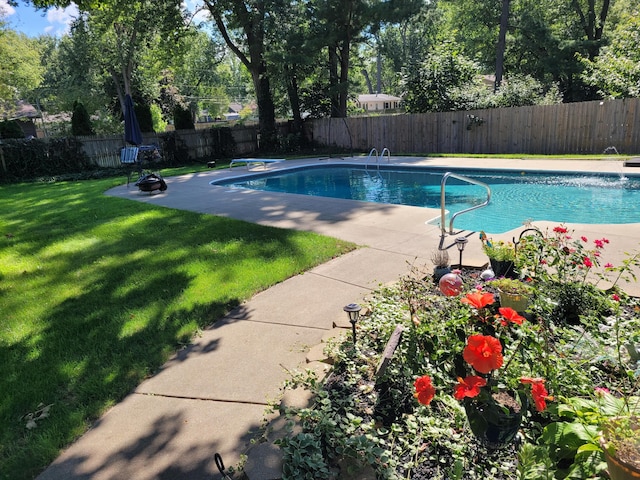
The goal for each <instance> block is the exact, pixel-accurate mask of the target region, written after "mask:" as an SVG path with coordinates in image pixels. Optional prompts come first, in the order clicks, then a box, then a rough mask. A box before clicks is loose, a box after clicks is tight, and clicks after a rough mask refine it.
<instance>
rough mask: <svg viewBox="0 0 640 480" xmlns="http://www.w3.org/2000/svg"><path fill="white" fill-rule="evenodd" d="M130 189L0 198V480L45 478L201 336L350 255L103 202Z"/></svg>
mask: <svg viewBox="0 0 640 480" xmlns="http://www.w3.org/2000/svg"><path fill="white" fill-rule="evenodd" d="M163 173H164V174H166V175H170V174H171V173H168V172H166V171H163ZM174 173H180V172H179V171H176V172H174ZM122 180H123V179H122V177H120V178H117V179H106V180H90V181H81V182H60V183H50V184H43V183H34V184H21V185H11V186H1V187H0V199H1V203H0V312H1V317H0V365H1V366H2V367H1V368H2V374H1V375H0V392H2V394H1V396H0V472H1V473H0V478H3V479H11V480H19V479H29V478H33V477H35V476H36V475H37V474H38V473H39V472H40V471H41V470H42V469H43V468H44V467H46V466H47V465H48V464H49V463H50V462H51V461H52V460H53V459H55V457H56V456H57V455H58V453H59V451H60V449H61V448H63V447H64V446H65V445H67V444H69V443H70V442H72V441H73V440H74V439H76V438H77V437H78V436H79V435H81V434H82V433H83V432H84V431H85V430H86V429H87V427H88V426H89V425H90V424H91V422H92V421H93V420H95V419H96V418H97V417H98V416H99V415H100V414H101V413H102V412H104V411H105V409H107V408H108V407H110V406H111V405H113V404H114V403H116V402H118V401H119V400H121V399H122V398H123V397H124V396H125V395H126V394H127V393H129V392H130V391H131V390H132V389H133V388H134V387H135V386H136V385H137V384H138V383H140V382H141V381H142V380H143V379H144V378H145V377H147V376H149V375H152V374H153V373H154V371H155V370H156V369H157V368H158V367H159V366H160V365H161V364H162V363H163V362H164V361H165V360H166V359H167V357H168V356H169V355H171V353H172V352H174V351H175V350H176V349H177V348H179V347H180V346H181V345H183V344H186V343H189V341H190V339H191V338H192V337H193V335H194V334H196V333H197V332H198V330H199V329H203V328H205V327H206V326H208V325H211V324H212V323H213V322H215V321H216V320H217V319H219V318H220V317H221V316H223V315H224V314H225V313H226V312H228V311H229V310H230V309H231V308H233V307H234V306H236V305H238V304H239V303H240V302H242V301H243V300H244V299H247V298H249V297H251V296H252V295H253V294H254V293H256V292H258V291H260V290H263V289H265V288H268V287H269V286H270V285H273V284H275V283H277V282H280V281H282V280H284V279H286V278H287V277H290V276H292V275H295V274H297V273H299V272H302V271H304V270H306V269H308V268H310V267H312V266H314V265H317V264H319V263H322V262H324V261H326V260H328V259H330V258H332V257H334V256H336V255H339V254H341V253H344V252H345V251H348V250H350V249H352V248H353V245H350V244H347V243H345V242H342V241H339V240H336V239H331V238H326V237H321V236H319V235H315V234H311V233H305V232H296V231H289V230H282V229H275V228H268V227H262V226H258V225H253V224H249V223H246V222H241V221H235V220H231V219H226V218H219V217H213V216H207V215H200V214H196V213H191V212H184V211H179V210H172V209H166V208H160V207H154V206H150V205H146V204H142V203H138V202H131V201H128V200H123V199H118V198H112V197H107V196H105V195H104V194H103V192H104V191H106V190H107V189H109V188H111V187H113V186H116V185H118V184H121V183H122ZM44 405H52V406H51V407H50V412H49V413H50V414H49V416H48V417H47V418H43V419H41V420H38V421H37V422H36V424H37V427H36V428H33V429H28V428H27V422H28V420H29V414H30V413H35V412H37V410H38V409H39V408H41V406H44Z"/></svg>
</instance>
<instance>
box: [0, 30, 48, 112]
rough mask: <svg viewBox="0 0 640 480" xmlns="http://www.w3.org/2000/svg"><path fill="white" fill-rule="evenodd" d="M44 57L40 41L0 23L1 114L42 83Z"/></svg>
mask: <svg viewBox="0 0 640 480" xmlns="http://www.w3.org/2000/svg"><path fill="white" fill-rule="evenodd" d="M40 58H41V46H40V44H39V42H38V41H37V40H34V39H31V38H29V37H27V36H26V35H25V34H24V33H18V32H16V31H14V30H10V29H8V28H4V25H1V24H0V114H6V113H7V112H8V111H10V110H11V109H12V108H13V104H14V102H15V101H17V100H22V99H24V98H25V97H26V96H27V94H29V93H30V92H31V91H32V90H33V89H35V88H37V87H38V86H39V85H40V82H41V81H42V76H43V70H44V69H43V67H42V64H41V62H40Z"/></svg>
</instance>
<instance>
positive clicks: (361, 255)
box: [38, 157, 640, 480]
mask: <svg viewBox="0 0 640 480" xmlns="http://www.w3.org/2000/svg"><path fill="white" fill-rule="evenodd" d="M344 161H346V160H338V159H334V160H331V161H327V160H323V163H330V162H338V163H343V162H344ZM348 161H349V162H351V161H359V162H362V161H363V160H362V159H348ZM293 163H294V162H283V163H282V164H274V165H269V166H268V167H267V169H268V170H275V169H281V168H285V167H287V166H290V165H292V164H293ZM303 163H316V162H314V161H311V160H305V161H295V164H303ZM392 163H394V164H411V165H415V164H424V165H431V166H443V167H446V166H454V167H478V166H481V167H486V168H490V167H496V168H513V169H525V168H529V169H545V170H546V169H561V170H573V171H577V170H584V171H597V172H614V173H623V172H625V171H628V172H634V170H633V168H625V167H623V166H622V162H614V161H611V162H608V161H601V162H585V161H568V162H567V161H565V162H558V161H550V160H544V161H537V162H531V161H523V160H487V159H442V158H433V159H429V158H414V157H393V158H392ZM639 172H640V170H639ZM245 173H246V170H244V169H242V168H235V169H234V170H233V171H229V170H215V171H209V172H204V173H198V174H190V175H183V176H180V177H173V178H168V179H166V180H167V184H168V190H167V191H165V192H163V193H158V194H152V195H149V194H147V193H141V192H138V191H137V189H135V188H133V187H131V188H129V189H127V187H126V186H122V187H118V188H115V189H113V190H111V191H109V192H108V194H109V195H112V196H117V197H121V198H128V199H131V200H134V201H140V202H147V203H152V204H155V205H160V206H165V207H170V208H176V209H183V210H192V211H196V212H201V213H206V214H212V215H220V216H227V217H231V218H236V219H241V220H245V221H248V222H253V223H259V224H263V225H270V226H275V227H282V228H291V229H299V230H308V231H314V232H317V233H321V234H324V235H330V236H333V237H337V238H341V239H344V240H348V241H352V242H355V243H357V244H359V245H362V247H361V248H359V249H358V250H356V251H354V252H352V253H349V254H347V255H344V256H342V257H340V258H337V259H334V260H332V261H330V262H328V263H325V264H323V265H320V266H318V267H316V268H314V269H312V270H311V271H309V272H306V273H304V274H302V275H298V276H296V277H293V278H291V279H289V280H287V281H285V282H282V283H280V284H278V285H276V286H274V287H272V288H270V289H269V290H267V291H264V292H262V293H259V294H258V295H256V296H255V297H254V298H252V299H250V300H249V301H247V302H246V303H244V304H243V305H241V306H240V307H239V308H237V309H235V310H234V311H232V312H231V313H230V314H229V315H227V316H226V317H225V318H223V319H221V320H220V321H218V322H216V323H215V324H214V325H213V326H212V327H211V328H209V329H207V330H206V331H204V332H203V333H202V335H200V336H199V337H197V338H196V339H195V340H194V343H193V344H192V345H191V346H190V347H188V348H186V349H184V350H182V351H180V352H178V353H177V354H176V355H175V356H174V357H173V358H172V359H171V360H170V361H169V362H167V364H166V365H164V366H163V368H162V369H161V371H160V372H158V373H157V374H156V375H155V376H154V377H152V378H150V379H148V380H147V381H145V382H143V383H142V384H141V385H139V386H138V388H136V389H135V391H134V392H132V393H131V394H130V395H129V396H127V397H126V398H125V399H124V400H123V401H122V402H121V403H119V404H118V405H116V406H115V407H113V408H112V409H111V410H110V411H109V412H107V413H106V414H105V415H104V416H103V417H102V418H101V419H100V420H99V421H98V422H96V423H95V425H93V427H92V428H91V429H90V430H89V431H88V432H87V433H86V434H85V435H83V436H82V437H81V438H80V439H79V440H78V441H77V442H75V443H74V444H73V445H71V446H70V447H69V448H68V449H67V450H66V451H64V452H63V453H62V454H61V455H60V456H59V457H58V458H57V459H56V460H55V461H54V462H53V463H52V465H50V466H49V468H47V469H46V470H45V471H44V472H43V473H42V474H41V475H40V476H39V477H38V479H39V480H73V479H92V480H103V479H105V480H106V479H122V480H125V479H126V480H130V479H136V480H147V479H176V480H181V479H185V480H187V479H188V480H199V479H217V478H220V475H219V473H218V470H217V468H216V465H215V462H214V453H216V452H217V453H219V454H220V455H221V456H222V458H223V460H224V463H225V466H227V467H229V466H233V465H236V464H237V463H238V462H239V461H240V460H241V454H243V453H244V452H245V451H246V449H247V447H248V446H249V443H248V442H249V440H250V438H251V435H250V432H251V431H256V430H258V429H259V428H260V426H261V425H262V423H263V419H264V411H265V407H266V406H267V405H268V403H269V402H270V401H274V400H276V399H277V398H278V397H279V395H280V386H281V385H282V382H283V381H284V380H286V379H287V378H288V373H287V371H288V370H295V369H297V368H300V367H304V362H305V358H306V353H307V351H308V350H309V348H310V347H312V346H314V345H317V344H318V343H320V342H321V340H322V339H323V337H324V336H326V335H327V334H328V332H330V331H331V329H332V327H333V324H334V322H343V321H344V318H345V314H344V312H343V311H342V307H343V306H344V305H346V304H348V303H352V302H360V301H362V300H363V299H364V298H366V296H367V294H368V293H369V292H371V291H372V290H374V289H375V288H377V287H378V285H380V284H384V283H388V282H392V281H395V280H397V279H398V278H399V277H400V276H401V275H404V274H406V273H407V272H408V270H409V265H410V264H416V265H426V266H427V267H428V268H431V264H430V260H429V257H430V254H431V252H432V251H433V250H435V249H437V247H438V245H439V243H440V242H441V235H440V230H439V227H437V226H435V225H426V224H425V221H427V220H429V219H431V218H434V217H437V216H438V215H439V210H433V209H425V208H419V207H405V206H393V205H381V204H371V203H364V202H354V201H347V200H337V199H319V198H314V197H307V196H301V195H284V194H276V193H267V192H258V191H243V190H232V189H229V188H226V187H219V186H216V187H213V186H211V185H209V182H210V181H211V180H213V179H217V178H221V177H227V176H230V175H241V174H245ZM633 208H639V207H638V206H634V207H633ZM536 225H540V226H542V227H545V226H546V225H547V224H545V223H540V224H536ZM554 225H555V224H554ZM570 227H572V228H575V229H576V234H577V235H586V236H587V237H589V238H601V237H603V236H605V237H607V238H609V240H610V244H609V245H607V248H606V252H605V256H606V260H607V261H611V262H612V263H614V264H617V263H619V261H620V260H621V259H623V258H624V252H632V251H637V250H638V239H640V224H633V225H570ZM465 233H466V234H467V235H469V245H468V246H467V247H466V249H465V251H464V263H465V264H467V265H482V264H484V263H486V262H487V258H486V257H485V256H484V254H483V253H482V250H481V244H480V241H479V240H478V238H477V234H475V233H471V232H465ZM517 235H518V232H517V231H516V232H508V233H507V234H504V235H493V236H492V237H493V238H495V239H498V238H504V239H506V240H511V239H512V238H513V237H514V236H516V237H517ZM454 238H455V237H445V238H444V245H445V246H450V245H451V244H452V243H453V240H454ZM457 254H458V253H457V250H455V247H453V250H452V261H454V262H455V259H457ZM627 289H628V291H629V292H630V293H633V294H640V289H639V288H638V286H637V285H630V286H628V288H627Z"/></svg>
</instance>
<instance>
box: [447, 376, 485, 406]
mask: <svg viewBox="0 0 640 480" xmlns="http://www.w3.org/2000/svg"><path fill="white" fill-rule="evenodd" d="M486 384H487V381H486V380H485V379H484V378H482V377H479V376H477V375H470V376H468V377H465V378H460V377H458V385H456V386H455V391H454V392H453V396H454V397H455V398H456V399H458V400H462V399H463V398H464V397H469V398H473V397H477V396H478V395H480V387H484V386H485V385H486Z"/></svg>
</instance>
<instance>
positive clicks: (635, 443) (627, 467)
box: [600, 414, 640, 480]
mask: <svg viewBox="0 0 640 480" xmlns="http://www.w3.org/2000/svg"><path fill="white" fill-rule="evenodd" d="M600 445H601V447H602V450H603V451H604V458H605V460H606V461H607V468H608V470H609V476H610V477H611V480H629V479H640V418H639V417H637V416H636V415H631V414H630V415H626V416H619V417H614V418H611V419H608V420H607V421H605V422H604V423H603V428H602V435H601V437H600Z"/></svg>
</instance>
